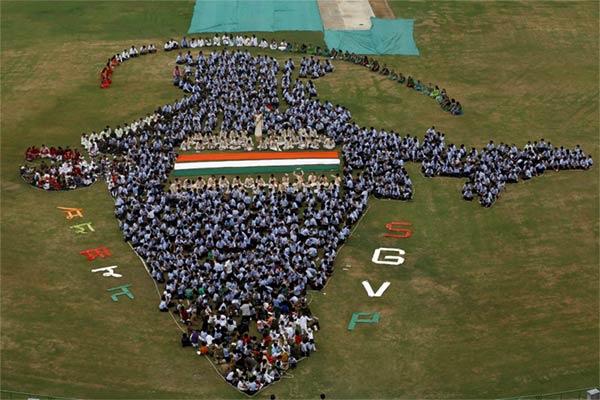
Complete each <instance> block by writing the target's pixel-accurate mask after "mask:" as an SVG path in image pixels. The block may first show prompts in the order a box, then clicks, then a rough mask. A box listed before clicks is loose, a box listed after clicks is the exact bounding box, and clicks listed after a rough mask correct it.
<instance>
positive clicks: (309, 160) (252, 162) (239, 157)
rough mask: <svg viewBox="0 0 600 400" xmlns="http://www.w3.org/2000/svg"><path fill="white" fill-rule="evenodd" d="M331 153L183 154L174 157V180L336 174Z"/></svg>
mask: <svg viewBox="0 0 600 400" xmlns="http://www.w3.org/2000/svg"><path fill="white" fill-rule="evenodd" d="M339 167H340V159H339V155H338V153H337V152H335V151H303V152H282V153H275V152H273V153H270V152H257V153H218V154H184V155H180V156H179V157H177V162H176V163H175V171H174V172H173V175H174V176H198V175H243V174H258V173H267V172H292V171H295V170H296V169H298V168H300V169H302V170H303V171H316V172H321V171H323V172H325V171H337V170H339Z"/></svg>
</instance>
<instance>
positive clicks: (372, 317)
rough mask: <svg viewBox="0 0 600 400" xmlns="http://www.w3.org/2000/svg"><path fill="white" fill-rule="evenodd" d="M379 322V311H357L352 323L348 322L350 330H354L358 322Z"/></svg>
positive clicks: (351, 320) (353, 315)
mask: <svg viewBox="0 0 600 400" xmlns="http://www.w3.org/2000/svg"><path fill="white" fill-rule="evenodd" d="M361 317H370V318H369V319H364V318H361ZM377 322H379V313H370V312H355V313H354V314H352V318H351V319H350V323H349V324H348V330H349V331H353V330H354V327H355V326H356V324H358V323H362V324H376V323H377Z"/></svg>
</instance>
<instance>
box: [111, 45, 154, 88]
mask: <svg viewBox="0 0 600 400" xmlns="http://www.w3.org/2000/svg"><path fill="white" fill-rule="evenodd" d="M154 53H156V47H155V46H154V44H152V43H151V44H150V45H149V46H148V47H146V45H143V46H142V48H141V49H140V50H138V49H137V48H136V47H135V46H134V45H131V47H130V48H129V49H123V51H122V52H121V53H117V54H115V55H114V56H112V57H111V58H109V59H108V61H107V62H106V65H105V66H104V68H102V71H101V72H100V88H102V89H108V88H109V87H110V85H111V83H112V75H113V73H114V68H115V67H117V66H119V65H120V64H121V63H123V62H125V61H127V60H129V59H130V58H135V57H139V56H145V55H146V54H154Z"/></svg>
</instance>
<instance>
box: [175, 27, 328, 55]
mask: <svg viewBox="0 0 600 400" xmlns="http://www.w3.org/2000/svg"><path fill="white" fill-rule="evenodd" d="M203 47H258V48H260V49H265V50H279V51H289V52H294V53H300V54H308V55H317V56H322V57H329V56H330V55H331V53H330V52H329V50H328V49H327V47H324V48H321V47H320V46H316V47H314V46H313V45H312V44H310V43H309V44H306V43H300V44H298V43H292V42H288V41H286V40H285V39H282V40H280V41H279V42H278V41H277V40H275V39H271V40H270V41H269V40H267V39H265V38H262V39H261V40H260V41H259V40H258V38H257V37H256V35H252V36H249V35H240V34H237V35H233V34H227V33H224V34H223V35H219V34H218V33H215V35H214V36H210V37H204V38H203V37H198V38H194V37H193V38H190V39H189V40H188V38H187V37H183V38H182V39H181V42H179V41H177V40H175V39H169V40H168V41H166V42H165V44H164V50H165V51H172V50H179V49H188V48H189V49H198V48H200V49H201V48H203Z"/></svg>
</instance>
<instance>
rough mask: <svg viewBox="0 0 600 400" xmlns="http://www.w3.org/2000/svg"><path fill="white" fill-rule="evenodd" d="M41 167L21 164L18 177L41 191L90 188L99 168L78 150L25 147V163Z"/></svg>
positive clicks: (43, 146)
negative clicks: (37, 161) (38, 161)
mask: <svg viewBox="0 0 600 400" xmlns="http://www.w3.org/2000/svg"><path fill="white" fill-rule="evenodd" d="M39 159H41V160H42V162H41V164H40V165H39V166H38V165H35V164H25V165H21V167H20V169H19V172H20V174H21V177H22V178H23V179H24V180H25V181H26V182H27V183H29V184H31V185H33V186H35V187H38V188H40V189H44V190H70V189H77V188H79V187H83V186H89V185H91V184H92V183H94V181H95V180H96V176H97V173H98V171H99V168H98V167H97V165H96V163H95V162H94V160H91V161H89V162H88V161H87V160H85V158H84V157H83V156H82V155H81V153H80V152H79V151H78V150H77V149H71V148H70V147H68V146H67V147H66V148H65V149H63V148H62V147H57V148H55V147H48V146H46V145H44V144H42V146H41V147H40V148H38V147H36V146H31V147H28V148H27V150H26V151H25V160H26V161H28V162H34V161H36V160H39Z"/></svg>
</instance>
